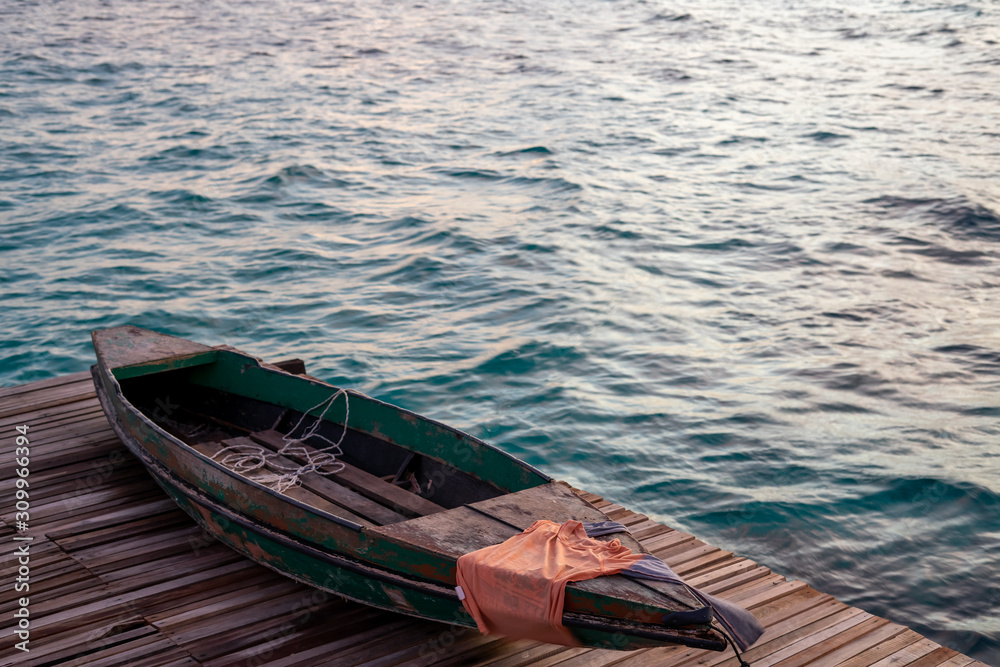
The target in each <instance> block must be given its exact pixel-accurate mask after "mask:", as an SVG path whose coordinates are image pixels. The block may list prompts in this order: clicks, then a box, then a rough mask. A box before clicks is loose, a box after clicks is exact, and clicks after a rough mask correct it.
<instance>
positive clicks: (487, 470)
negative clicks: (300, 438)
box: [92, 326, 726, 650]
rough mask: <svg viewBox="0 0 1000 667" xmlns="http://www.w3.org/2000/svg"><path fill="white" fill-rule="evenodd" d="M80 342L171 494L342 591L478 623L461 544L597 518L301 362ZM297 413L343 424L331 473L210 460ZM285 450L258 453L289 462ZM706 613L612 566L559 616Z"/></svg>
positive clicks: (696, 620) (599, 629) (290, 569)
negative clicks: (464, 586)
mask: <svg viewBox="0 0 1000 667" xmlns="http://www.w3.org/2000/svg"><path fill="white" fill-rule="evenodd" d="M93 340H94V348H95V350H96V352H97V359H98V363H97V365H95V366H94V367H93V369H92V373H93V376H94V381H95V386H96V388H97V393H98V396H99V397H100V401H101V404H102V406H103V407H104V411H105V413H106V414H107V416H108V418H109V420H110V422H111V424H112V426H113V427H114V429H115V431H116V432H117V434H118V436H119V437H120V438H121V440H122V441H123V442H124V443H125V445H126V446H127V447H128V448H129V449H130V450H131V451H132V453H133V454H135V456H137V457H138V458H139V459H140V460H141V461H142V462H143V464H144V465H145V466H146V468H148V469H149V472H150V473H151V474H152V476H153V478H154V479H155V480H156V482H157V483H158V484H159V485H160V486H161V487H163V489H164V490H165V491H166V492H167V493H168V494H169V495H170V496H171V497H172V498H173V499H174V500H175V501H176V502H177V503H178V505H180V506H181V507H182V508H183V509H184V510H185V511H186V512H187V513H188V514H190V515H191V516H192V517H193V518H194V519H195V520H196V521H197V522H198V523H199V524H201V525H202V526H203V527H204V528H205V529H206V530H208V531H209V532H210V533H211V534H212V535H213V536H214V537H216V538H217V539H219V540H220V541H222V542H223V543H225V544H227V545H229V546H230V547H232V548H233V549H235V550H237V551H238V552H240V553H242V554H244V555H245V556H247V557H248V558H251V559H253V560H255V561H257V562H258V563H260V564H262V565H265V566H267V567H269V568H271V569H274V570H276V571H278V572H280V573H281V574H284V575H286V576H288V577H291V578H293V579H295V580H297V581H300V582H303V583H306V584H309V585H311V586H315V587H318V588H321V589H324V590H327V591H330V592H332V593H335V594H337V595H340V596H343V597H345V598H348V599H350V600H354V601H357V602H361V603H364V604H368V605H372V606H375V607H380V608H383V609H389V610H393V611H397V612H400V613H403V614H410V615H413V616H418V617H421V618H426V619H433V620H436V621H442V622H445V623H451V624H456V625H462V626H469V627H475V622H474V621H473V619H472V617H471V616H470V615H469V614H468V613H467V612H466V610H465V608H464V607H463V605H462V603H461V602H460V600H459V598H458V595H457V593H456V591H455V588H454V587H455V568H456V560H457V559H458V557H459V556H461V555H462V554H465V553H468V552H471V551H474V550H476V549H480V548H482V547H485V546H489V545H492V544H499V543H500V542H503V541H504V540H506V539H507V538H509V537H511V536H513V535H515V534H517V533H519V532H521V531H522V530H524V529H526V528H527V527H528V526H530V525H531V524H532V522H534V521H535V520H536V519H550V520H552V521H555V522H563V521H566V520H568V519H578V520H581V521H604V520H607V516H606V515H604V514H603V513H602V512H601V511H599V510H598V509H596V508H595V507H594V506H592V505H590V504H589V503H587V502H586V501H585V500H583V499H582V498H580V497H579V496H578V495H577V494H575V493H574V492H573V491H572V490H571V489H570V488H569V487H568V486H566V485H565V484H562V483H559V482H555V481H553V480H552V479H551V478H549V477H548V476H547V475H545V474H544V473H542V472H540V471H538V470H536V469H535V468H533V467H532V466H530V465H528V464H526V463H524V462H522V461H519V460H517V459H516V458H514V457H512V456H510V455H508V454H506V453H504V452H503V451H501V450H499V449H497V448H496V447H493V446H491V445H489V444H487V443H485V442H483V441H482V440H479V439H477V438H474V437H472V436H470V435H467V434H465V433H462V432H460V431H457V430H455V429H453V428H450V427H448V426H445V425H443V424H440V423H438V422H436V421H433V420H431V419H427V418H425V417H421V416H420V415H417V414H414V413H412V412H409V411H407V410H404V409H401V408H398V407H395V406H392V405H389V404H386V403H383V402H381V401H378V400H375V399H373V398H370V397H368V396H365V395H363V394H361V393H358V392H354V391H349V390H348V391H346V392H345V393H346V397H347V400H346V403H347V405H348V406H349V407H348V408H345V401H344V400H336V401H333V402H331V401H330V398H331V397H332V396H334V395H336V393H337V392H338V389H337V388H336V387H332V386H331V385H329V384H326V383H324V382H321V381H319V380H317V379H315V378H311V377H309V376H305V375H304V367H300V368H291V367H286V368H279V367H277V366H274V365H271V364H267V363H264V362H262V361H260V360H259V359H257V358H255V357H252V356H250V355H248V354H245V353H242V352H239V351H237V350H234V349H232V348H229V347H226V346H220V347H208V346H205V345H201V344H198V343H194V342H191V341H187V340H183V339H180V338H175V337H172V336H167V335H164V334H160V333H156V332H152V331H147V330H144V329H139V328H136V327H132V326H124V327H117V328H113V329H106V330H103V331H96V332H94V334H93ZM294 371H297V372H298V373H299V374H296V372H294ZM324 404H325V405H326V414H325V415H322V419H318V418H319V417H320V416H321V412H322V410H321V409H320V408H319V406H321V405H324ZM348 409H349V412H348ZM345 419H346V420H347V425H346V426H345V424H344V422H345ZM303 420H305V423H306V424H315V425H316V427H317V429H318V430H316V431H315V435H314V436H313V438H314V439H315V438H318V437H320V436H322V437H326V438H327V439H329V440H333V441H336V440H337V439H338V438H340V437H341V436H342V434H343V441H342V443H341V450H342V455H341V456H340V457H338V458H339V461H340V462H341V463H343V464H344V467H343V469H342V470H341V471H340V472H339V473H337V474H334V475H330V476H326V475H320V474H317V473H315V472H311V473H306V474H303V475H301V477H300V482H301V483H300V484H297V485H294V486H291V487H289V488H287V489H286V490H285V491H284V492H278V491H277V490H275V488H273V484H268V483H265V476H266V475H268V474H269V473H270V474H271V475H272V477H273V476H274V471H268V470H265V469H259V470H255V471H250V472H246V473H239V472H236V471H234V470H233V469H231V468H230V467H227V466H226V465H223V464H222V463H220V462H219V459H220V458H221V457H219V456H218V453H219V451H220V450H221V449H223V448H226V447H233V446H237V447H240V446H242V447H247V446H250V445H253V446H256V447H259V448H264V449H265V450H266V451H270V452H276V451H277V450H278V449H280V448H281V447H282V446H283V445H284V442H283V441H282V437H283V435H282V434H285V433H288V431H290V430H291V429H292V428H293V427H294V426H295V425H296V424H297V423H301V422H302V421H303ZM311 442H312V441H311V440H306V444H310V443H311ZM316 442H317V446H322V445H323V444H324V443H322V442H320V441H318V440H316ZM213 456H215V457H216V458H214V459H213ZM294 458H295V457H290V456H274V457H270V458H269V459H268V465H270V466H276V465H279V464H281V463H285V464H292V467H295V466H296V465H298V463H297V461H296V460H290V459H294ZM298 462H301V459H299V461H298ZM394 482H395V483H394ZM612 537H616V538H619V539H621V540H622V542H623V543H624V544H625V545H626V546H628V547H630V548H631V549H632V550H633V551H634V552H644V551H645V550H644V549H643V547H642V546H641V545H640V544H639V543H638V542H637V541H636V540H634V539H633V538H632V537H631V536H630V535H628V534H627V533H624V534H622V533H619V534H616V535H614V536H608V537H607V538H603V539H612ZM706 611H707V610H706V609H705V608H704V606H703V605H702V603H700V602H699V601H698V600H696V599H695V598H694V596H693V595H692V594H691V593H690V592H689V591H688V590H687V589H686V588H685V587H684V586H682V585H679V584H674V583H663V582H641V583H640V582H638V581H635V580H633V579H629V578H626V577H624V576H621V575H613V576H602V577H598V578H596V579H592V580H589V581H582V582H578V583H572V584H569V585H568V586H567V589H566V605H565V614H564V617H563V623H564V625H565V626H566V627H568V628H570V630H571V631H572V633H573V634H574V636H575V637H576V639H578V640H579V642H580V643H581V644H582V645H584V646H598V647H605V648H615V649H636V648H643V647H651V646H661V645H666V644H685V645H689V646H693V647H699V648H705V649H714V650H722V649H723V648H725V646H726V644H725V638H724V637H723V635H722V634H721V633H720V632H719V631H718V630H716V629H715V628H714V627H712V626H711V625H710V621H711V617H710V616H706V613H705V612H706Z"/></svg>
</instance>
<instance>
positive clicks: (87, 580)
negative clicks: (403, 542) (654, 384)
mask: <svg viewBox="0 0 1000 667" xmlns="http://www.w3.org/2000/svg"><path fill="white" fill-rule="evenodd" d="M20 425H27V426H28V427H29V428H28V432H27V435H28V438H29V440H30V466H29V467H30V475H29V477H28V480H29V484H30V486H29V491H30V504H31V506H30V510H29V513H30V524H29V527H28V530H27V532H18V531H17V530H16V527H17V526H16V521H17V518H16V517H15V511H16V508H15V506H14V502H15V500H14V493H15V483H16V479H17V477H16V475H15V469H16V467H17V466H16V465H15V451H14V448H15V441H16V437H17V435H19V434H18V432H17V431H16V430H15V428H16V427H17V426H20ZM580 493H581V494H582V495H583V496H584V497H585V498H587V499H588V500H590V501H591V502H593V503H595V504H596V505H597V506H598V507H601V508H602V509H603V510H604V511H605V512H606V513H608V514H609V516H611V518H613V519H616V520H618V521H621V522H623V523H625V524H626V525H628V526H629V527H630V530H631V531H632V533H633V534H634V535H635V536H636V537H637V538H638V539H640V540H641V541H642V542H643V543H644V544H645V545H646V546H647V547H648V548H649V549H650V550H651V551H652V552H653V553H655V554H656V555H657V556H660V557H661V558H663V559H664V560H665V561H667V563H669V564H670V565H671V567H673V568H674V569H675V570H676V571H677V572H678V573H679V574H680V575H682V576H684V577H685V578H686V579H687V580H688V581H689V582H690V583H692V584H694V585H696V586H699V587H701V588H702V589H703V590H705V591H706V592H708V593H711V594H714V595H718V596H721V597H723V598H727V599H730V600H734V601H737V602H739V603H740V604H742V605H744V606H746V607H748V608H749V609H751V610H752V611H753V612H754V614H755V615H756V616H757V617H758V618H759V619H761V621H762V622H763V623H764V625H765V626H766V628H767V633H766V634H765V635H764V636H763V637H762V638H761V639H760V641H758V643H757V645H756V646H755V647H754V648H752V649H751V650H750V651H748V652H747V653H746V654H745V658H746V659H747V660H748V661H749V662H751V663H752V664H753V665H754V667H772V666H773V667H791V666H793V665H811V666H813V667H838V666H839V667H867V666H872V667H890V666H892V667H904V666H909V667H970V666H971V667H984V666H983V663H980V662H977V661H975V660H973V659H972V658H969V657H967V656H963V655H961V654H959V653H957V652H955V651H953V650H951V649H948V648H944V647H941V646H939V645H937V644H935V643H934V642H931V641H930V640H928V639H925V638H924V637H922V636H920V635H919V634H917V633H916V632H913V631H912V630H909V629H907V628H905V627H903V626H901V625H897V624H895V623H891V622H890V621H888V620H886V619H883V618H879V617H876V616H872V615H871V614H868V613H866V612H864V611H862V610H860V609H856V608H852V607H849V606H847V605H845V604H843V603H841V602H838V601H837V600H835V599H834V598H832V597H831V596H829V595H824V594H823V593H820V592H818V591H815V590H813V589H812V588H810V587H809V586H807V585H806V584H804V583H803V582H800V581H788V580H786V579H785V578H784V577H782V576H780V575H777V574H774V573H772V572H771V571H770V570H768V569H767V568H766V567H764V566H762V565H759V564H757V563H754V562H753V561H750V560H747V559H746V558H742V557H739V556H737V555H735V554H732V553H730V552H727V551H723V550H721V549H719V548H717V547H713V546H711V545H709V544H705V543H704V542H702V541H700V540H698V539H696V538H695V537H694V536H692V535H688V534H686V533H683V532H681V531H677V530H673V529H671V528H669V527H667V526H664V525H662V524H659V523H656V522H655V521H652V520H650V519H648V518H647V517H645V516H643V515H641V514H636V513H634V512H631V511H629V510H627V509H625V508H623V507H620V506H617V505H614V504H611V503H608V502H606V501H604V500H602V499H601V498H599V497H597V496H594V495H593V494H589V493H585V492H580ZM0 499H2V503H0V565H2V567H0V576H2V581H3V585H2V589H0V590H2V594H0V618H3V619H5V620H3V621H2V622H0V666H5V665H31V666H33V667H44V666H46V665H92V666H94V667H98V666H107V667H116V666H119V665H132V666H133V667H140V666H146V665H148V666H161V665H162V666H168V665H169V666H171V667H180V666H182V665H185V666H186V665H191V666H197V665H205V666H206V667H223V666H225V665H273V666H275V667H292V666H294V665H343V666H348V665H372V666H373V667H374V666H384V667H389V666H394V665H411V666H418V665H498V666H500V665H503V666H509V667H515V666H517V665H524V666H528V665H533V666H538V667H544V666H546V665H560V666H561V667H598V666H603V665H612V664H614V665H623V666H627V667H639V666H643V665H667V666H670V667H674V666H676V667H680V666H681V665H711V666H718V667H736V666H737V661H736V659H735V657H734V656H733V653H732V651H731V650H727V651H726V652H723V653H715V652H706V651H700V650H695V649H689V648H684V647H676V648H668V649H652V650H646V651H638V652H633V653H622V652H617V651H604V650H592V649H573V648H563V647H559V646H551V645H546V644H538V643H535V642H528V641H508V640H503V639H494V638H491V637H483V636H481V635H479V634H478V633H476V632H474V631H471V630H465V629H461V628H455V627H451V626H445V625H440V624H436V623H431V622H426V621H419V620H415V619H412V618H409V617H405V616H400V615H396V614H392V613H389V612H382V611H377V610H373V609H370V608H367V607H364V606H361V605H357V604H353V603H349V602H346V601H343V600H341V599H339V598H336V597H334V596H332V595H328V594H325V593H323V592H322V591H318V590H314V589H311V588H308V587H305V586H302V585H300V584H297V583H295V582H293V581H291V580H289V579H286V578H284V577H282V576H280V575H277V574H275V573H273V572H271V571H269V570H267V569H265V568H263V567H261V566H259V565H256V564H254V563H252V562H251V561H249V560H246V559H244V558H243V557H241V556H239V555H238V554H236V553H235V552H233V551H231V550H229V549H228V548H226V547H224V546H222V545H221V544H219V543H217V542H215V541H214V540H212V539H211V538H209V537H208V536H207V535H205V534H204V533H203V532H202V530H201V529H200V528H199V527H198V526H197V525H196V524H195V523H194V522H193V521H192V520H191V519H190V518H188V517H187V515H185V514H184V513H183V512H181V511H180V510H179V509H177V508H176V506H175V505H174V503H173V501H171V500H170V499H168V498H167V497H166V495H165V494H164V493H163V492H162V491H161V490H160V489H159V487H157V486H156V485H155V484H154V482H153V481H152V479H151V478H150V477H149V475H148V474H147V473H146V472H145V470H144V469H143V468H142V466H141V465H140V464H139V463H138V461H136V460H135V459H133V458H132V456H131V455H130V454H129V453H128V452H127V450H126V449H125V448H124V446H123V445H122V444H121V443H120V442H119V441H118V439H117V437H116V436H115V434H114V433H113V432H112V430H111V428H110V426H109V425H108V423H107V420H106V419H105V417H104V414H103V413H102V412H101V408H100V405H98V402H97V398H96V396H95V394H94V388H93V385H92V382H91V379H90V374H89V373H78V374H75V375H69V376H65V377H60V378H54V379H51V380H45V381H42V382H35V383H32V384H28V385H22V386H19V387H11V388H6V389H0ZM15 536H30V537H31V538H32V540H31V541H30V542H28V541H15V540H14V537H15ZM23 545H29V547H28V548H29V551H30V556H29V558H30V561H29V565H28V567H29V569H30V574H29V575H28V579H29V581H28V583H29V585H30V591H29V592H17V591H15V587H14V582H15V580H16V578H17V577H18V570H19V567H20V566H21V564H20V563H19V562H18V559H19V554H18V553H16V550H17V549H18V548H22V547H23ZM21 597H28V598H29V605H28V610H29V613H30V617H29V620H30V629H29V631H30V639H29V644H28V647H29V649H30V650H29V652H28V653H24V652H22V651H20V650H17V649H16V648H15V647H14V646H15V644H16V643H17V642H19V641H21V640H20V639H19V638H18V637H17V636H16V634H15V632H16V629H17V628H16V619H15V618H14V616H13V614H14V613H15V611H17V610H18V609H19V608H20V603H19V598H21Z"/></svg>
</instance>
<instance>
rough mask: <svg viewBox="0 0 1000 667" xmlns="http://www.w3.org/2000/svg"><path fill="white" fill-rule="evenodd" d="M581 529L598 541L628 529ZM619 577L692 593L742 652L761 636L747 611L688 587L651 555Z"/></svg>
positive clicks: (605, 524)
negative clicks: (669, 584)
mask: <svg viewBox="0 0 1000 667" xmlns="http://www.w3.org/2000/svg"><path fill="white" fill-rule="evenodd" d="M583 527H584V529H585V530H586V531H587V536H588V537H600V536H601V535H612V534H614V533H624V532H628V528H626V527H625V526H624V525H623V524H621V523H618V522H617V521H600V522H595V523H585V524H583ZM622 574H624V575H625V576H626V577H632V578H633V579H649V580H653V581H667V582H672V583H675V584H681V585H682V586H684V587H685V588H687V589H688V590H689V591H691V594H692V595H693V596H694V597H695V598H697V599H698V600H700V601H701V603H702V604H703V605H705V606H706V607H708V608H710V609H711V610H712V613H713V615H714V616H715V619H716V620H717V621H719V623H720V624H721V625H722V627H723V628H725V630H726V632H727V633H728V634H729V636H730V637H731V638H732V640H733V641H734V642H735V643H736V645H737V646H739V647H740V650H741V651H746V650H747V649H748V648H750V647H751V646H753V643H754V642H755V641H757V640H758V639H759V638H760V636H761V635H762V634H764V628H763V626H761V624H760V623H759V622H758V621H757V619H756V618H754V616H753V614H751V613H750V612H749V611H747V610H746V609H744V608H743V607H740V606H739V605H736V604H733V603H732V602H726V601H725V600H720V599H719V598H717V597H715V596H713V595H709V594H708V593H702V592H701V591H699V590H698V589H697V588H694V587H693V586H689V585H688V584H687V583H686V582H685V581H684V580H683V579H681V578H680V577H679V576H678V575H677V573H675V572H674V571H673V570H671V569H670V566H669V565H667V564H666V563H664V562H663V561H662V560H660V559H659V558H657V557H656V556H654V555H652V554H646V557H645V558H643V559H642V560H640V561H638V562H636V563H635V564H633V565H632V567H630V568H629V569H627V570H624V571H623V572H622Z"/></svg>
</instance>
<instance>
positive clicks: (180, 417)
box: [120, 362, 504, 527]
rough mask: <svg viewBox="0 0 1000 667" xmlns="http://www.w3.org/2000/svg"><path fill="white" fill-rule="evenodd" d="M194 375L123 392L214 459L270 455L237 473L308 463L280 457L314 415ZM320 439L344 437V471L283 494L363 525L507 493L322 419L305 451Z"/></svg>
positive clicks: (131, 383)
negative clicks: (230, 452)
mask: <svg viewBox="0 0 1000 667" xmlns="http://www.w3.org/2000/svg"><path fill="white" fill-rule="evenodd" d="M291 363H294V362H291ZM299 363H301V362H299ZM191 371H192V369H190V368H184V369H179V370H171V371H165V372H161V373H156V374H152V375H144V376H140V377H134V378H129V379H125V380H121V381H120V385H121V388H122V393H123V395H124V396H125V398H126V399H127V400H128V401H129V402H130V403H131V404H132V405H133V406H135V407H136V408H137V409H138V410H139V411H140V412H142V413H143V414H144V415H145V416H146V417H148V418H149V419H151V420H152V421H153V422H154V423H156V424H157V425H158V426H160V427H161V428H162V429H164V430H165V431H167V432H168V433H170V434H171V435H173V436H174V437H176V438H178V439H179V440H181V441H182V442H184V443H185V444H187V445H189V446H191V447H192V448H194V449H195V450H197V451H199V452H201V453H202V454H204V455H206V456H208V457H210V458H211V457H213V456H216V455H217V454H218V453H219V452H220V451H221V450H222V449H224V448H227V447H240V448H245V449H249V450H257V451H259V450H263V451H265V452H267V453H268V454H273V456H268V458H267V466H266V468H264V469H257V470H253V471H250V472H245V473H242V472H236V471H233V472H234V474H243V475H245V476H246V477H248V478H250V479H254V478H262V477H264V476H266V475H268V474H270V475H272V476H273V475H274V474H281V473H282V472H286V471H287V470H289V469H294V468H296V467H298V466H300V465H302V464H303V463H305V462H306V459H304V458H303V457H300V456H297V455H295V454H294V453H287V454H286V455H278V454H277V452H278V451H279V450H281V449H282V447H284V446H285V440H284V436H285V435H289V434H290V435H292V436H293V437H294V436H301V435H303V434H304V432H305V431H306V430H307V429H310V427H312V426H313V424H314V423H315V422H316V419H317V418H316V417H314V416H312V415H310V416H307V417H305V418H304V419H303V414H302V413H301V412H299V411H297V410H293V409H288V408H284V407H282V406H278V405H274V404H271V403H265V402H262V401H258V400H254V399H250V398H246V397H243V396H238V395H236V394H232V393H228V392H225V391H220V390H217V389H214V388H210V387H207V386H204V385H200V384H196V383H193V382H191V381H190V375H191ZM338 400H343V399H338ZM349 421H350V420H348V422H349ZM296 425H298V428H297V429H296V428H295V427H296ZM293 429H295V431H294V433H293V432H292V431H293ZM342 435H343V439H342V440H341V436H342ZM318 436H322V438H326V439H327V440H328V441H331V442H338V440H340V449H341V451H342V454H341V455H339V456H338V457H337V460H338V461H339V462H340V463H342V464H343V466H344V467H343V469H342V470H340V471H339V472H336V473H334V474H332V475H320V474H318V473H306V474H304V475H302V476H301V477H300V479H299V482H300V484H299V485H296V486H292V487H290V488H289V489H287V490H286V491H285V492H284V493H285V494H286V495H288V496H289V497H292V498H295V499H296V500H298V501H300V502H303V503H305V504H307V505H311V506H313V507H316V508H318V509H321V510H324V511H326V512H328V513H331V514H334V515H335V516H339V517H341V518H344V519H347V520H349V521H352V522H354V523H356V524H359V525H361V526H367V527H374V526H385V525H389V524H394V523H399V522H403V521H407V520H409V519H412V518H416V517H421V516H426V515H430V514H434V513H437V512H441V511H444V510H448V509H451V508H456V507H460V506H462V505H466V504H469V503H475V502H478V501H482V500H488V499H491V498H496V497H498V496H501V495H504V491H503V490H501V489H499V488H497V487H495V486H494V485H492V484H490V483H489V482H488V481H485V480H481V479H477V478H476V477H474V476H472V475H470V474H468V473H466V472H464V471H462V470H459V469H458V468H455V467H453V466H450V465H448V464H445V463H443V462H441V461H437V460H434V459H432V458H430V457H428V456H425V455H422V454H419V453H415V452H413V451H411V450H409V449H406V448H405V447H402V446H400V445H397V444H393V443H391V442H388V441H386V440H382V439H379V438H377V437H374V436H372V435H369V434H367V433H363V432H361V431H358V430H355V429H352V428H347V430H346V433H345V432H344V426H343V425H342V424H338V423H335V422H333V421H329V420H326V419H324V420H323V421H322V423H321V424H320V426H319V428H318V429H317V430H316V431H315V435H313V436H311V437H310V438H307V439H305V440H304V442H303V443H302V445H304V446H305V447H306V448H307V451H309V450H311V451H313V452H315V451H316V450H319V449H322V448H324V447H328V446H329V444H328V442H325V441H324V440H323V439H321V437H318ZM296 444H297V443H296ZM217 458H219V459H221V458H222V457H221V456H218V457H217Z"/></svg>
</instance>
